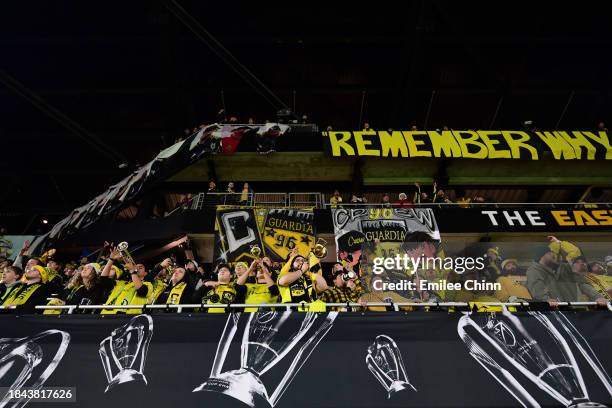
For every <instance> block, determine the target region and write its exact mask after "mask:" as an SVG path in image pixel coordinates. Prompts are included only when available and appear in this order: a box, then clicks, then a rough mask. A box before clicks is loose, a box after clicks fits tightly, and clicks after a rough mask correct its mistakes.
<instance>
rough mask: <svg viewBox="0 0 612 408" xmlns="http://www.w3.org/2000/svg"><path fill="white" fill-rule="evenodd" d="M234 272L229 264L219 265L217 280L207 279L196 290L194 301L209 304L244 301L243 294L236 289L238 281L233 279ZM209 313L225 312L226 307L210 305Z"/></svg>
mask: <svg viewBox="0 0 612 408" xmlns="http://www.w3.org/2000/svg"><path fill="white" fill-rule="evenodd" d="M232 275H233V273H232V270H231V268H230V266H229V265H228V264H224V263H222V264H219V265H217V280H216V281H213V280H210V281H206V282H204V284H203V285H202V286H201V287H200V288H199V289H198V290H196V291H195V292H194V294H193V303H201V304H207V305H215V304H231V303H240V302H242V299H241V298H242V296H240V294H239V293H238V292H237V291H236V282H233V281H232V278H233V276H232ZM207 312H208V313H224V312H225V308H222V307H210V308H207Z"/></svg>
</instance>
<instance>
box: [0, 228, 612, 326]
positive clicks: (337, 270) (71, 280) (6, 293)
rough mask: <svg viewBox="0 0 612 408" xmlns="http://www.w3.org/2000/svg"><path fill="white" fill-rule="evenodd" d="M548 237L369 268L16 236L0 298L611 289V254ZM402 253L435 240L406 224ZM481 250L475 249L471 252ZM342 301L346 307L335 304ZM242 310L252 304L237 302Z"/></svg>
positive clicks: (565, 296)
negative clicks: (39, 248)
mask: <svg viewBox="0 0 612 408" xmlns="http://www.w3.org/2000/svg"><path fill="white" fill-rule="evenodd" d="M549 239H550V243H549V244H548V245H543V246H542V247H541V248H537V250H536V253H537V254H536V256H535V257H534V259H533V261H532V262H531V263H529V265H528V267H527V268H526V271H525V270H524V269H523V268H521V267H520V265H521V262H519V260H518V259H516V258H505V259H504V258H503V257H502V254H501V251H500V249H499V248H498V247H493V246H491V247H489V248H488V249H487V250H486V253H485V254H483V255H484V259H485V260H486V264H485V267H484V268H472V269H467V270H466V271H465V272H464V273H457V272H455V271H453V270H449V269H443V268H435V267H434V268H430V269H425V268H422V269H419V270H418V271H416V273H414V274H409V273H408V271H407V270H398V271H387V273H386V274H383V275H377V274H372V270H371V265H372V258H373V257H375V256H377V255H380V254H379V253H378V252H377V251H378V249H376V245H374V246H367V245H366V246H364V248H363V250H361V249H359V250H356V251H354V252H352V253H345V252H340V253H338V256H339V259H341V261H340V262H337V263H334V264H332V265H331V266H327V265H323V264H321V263H320V262H318V259H317V258H316V257H314V256H312V255H313V254H312V253H309V254H299V253H298V251H297V250H296V249H294V250H292V252H291V253H290V254H289V255H288V257H287V259H285V261H284V262H272V261H271V259H270V258H268V257H261V258H259V257H258V258H257V259H254V260H252V262H251V263H250V264H248V263H246V262H235V263H233V264H227V263H219V264H217V265H215V267H214V270H211V271H208V272H207V271H205V270H204V268H203V267H202V266H201V265H199V264H198V262H197V261H195V260H192V259H187V260H186V262H185V264H184V265H178V264H177V262H176V261H175V260H174V259H173V258H172V257H168V258H165V259H164V260H163V261H161V262H160V263H158V264H156V265H154V266H153V267H152V268H148V267H147V266H145V265H144V264H143V263H136V262H135V261H134V260H133V259H132V258H131V255H129V253H127V252H124V251H122V250H120V249H119V248H118V247H117V246H114V245H113V244H109V243H105V246H104V247H103V249H102V250H101V251H100V256H99V257H98V259H97V260H96V261H90V260H89V259H88V258H85V257H84V258H82V259H81V260H80V262H79V264H77V263H75V262H69V263H66V264H65V265H62V263H61V262H60V261H59V260H58V258H57V256H56V255H57V254H56V251H55V250H53V249H51V250H49V251H47V252H45V253H44V254H43V255H42V256H40V257H30V256H29V253H28V252H29V244H28V243H27V242H26V243H25V244H24V246H23V248H22V250H21V251H20V253H19V254H18V256H16V258H15V260H14V261H13V262H12V263H11V262H10V261H9V260H7V259H6V258H3V259H0V271H2V277H1V281H0V305H3V306H4V309H5V310H3V312H5V313H6V312H8V311H7V309H8V310H10V309H17V310H18V311H20V312H24V313H34V312H39V313H44V314H59V313H62V311H61V310H59V309H53V308H49V309H46V310H44V312H43V311H42V310H40V309H36V308H35V306H37V305H48V306H58V305H74V306H76V305H79V306H82V305H113V306H126V305H131V306H134V305H135V306H144V305H152V304H156V305H178V304H190V305H194V304H195V305H226V304H247V305H248V304H275V303H306V304H308V306H307V307H308V309H309V310H313V311H319V310H325V307H326V306H325V304H326V303H347V302H358V303H360V304H361V307H362V308H366V307H367V308H369V310H372V311H377V310H386V307H384V306H383V307H379V306H368V305H367V304H368V303H371V302H393V303H398V302H442V301H456V302H500V301H501V302H513V301H527V302H533V301H537V302H548V303H549V304H550V305H551V306H556V305H558V302H559V301H569V302H576V301H596V302H597V303H599V304H600V305H605V304H607V302H609V301H610V299H612V256H607V257H606V258H605V259H604V261H592V262H590V263H589V262H587V259H586V257H585V255H584V254H583V252H582V251H581V249H580V248H578V247H577V246H575V245H573V244H572V243H570V242H566V241H560V240H558V239H557V238H555V237H549ZM400 250H401V252H403V253H405V254H407V255H408V257H409V258H410V259H416V258H418V257H420V256H425V257H430V258H433V257H444V249H443V248H442V247H441V245H440V244H439V242H438V241H436V240H434V239H432V238H431V237H430V236H429V235H428V234H426V233H423V232H415V233H413V234H411V235H410V236H409V238H407V240H406V242H404V243H403V244H401V246H400ZM481 255H482V254H481ZM398 279H412V280H413V281H415V282H417V283H418V281H419V280H427V281H430V282H432V281H433V282H435V281H441V280H447V281H449V282H465V281H467V280H470V279H472V280H481V281H487V282H497V283H499V287H498V289H497V290H467V289H465V288H463V289H461V290H459V291H446V293H445V292H444V290H439V291H432V290H421V289H419V288H418V284H417V289H416V290H411V291H385V290H377V289H376V288H377V285H375V281H376V280H387V281H393V280H398ZM340 309H341V310H344V309H346V308H340ZM244 310H245V311H256V310H257V308H256V307H248V306H245V309H244ZM195 311H202V312H208V313H223V312H224V311H225V310H224V307H210V308H202V307H198V308H196V310H195ZM77 312H80V313H101V314H122V313H128V314H132V313H141V312H142V308H138V307H133V308H125V309H121V308H112V309H111V308H108V309H102V310H99V309H97V310H96V309H87V308H84V309H77Z"/></svg>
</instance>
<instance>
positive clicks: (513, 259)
mask: <svg viewBox="0 0 612 408" xmlns="http://www.w3.org/2000/svg"><path fill="white" fill-rule="evenodd" d="M540 258H541V257H540ZM538 260H539V259H538ZM510 262H514V264H515V265H516V266H518V260H517V259H515V258H508V259H504V260H503V261H502V263H501V268H502V269H504V268H505V267H506V265H508V264H509V263H510Z"/></svg>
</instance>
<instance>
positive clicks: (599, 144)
mask: <svg viewBox="0 0 612 408" xmlns="http://www.w3.org/2000/svg"><path fill="white" fill-rule="evenodd" d="M323 139H324V145H325V150H326V152H327V153H328V154H330V155H331V156H333V157H347V156H361V157H402V158H410V157H432V158H465V159H524V160H540V159H541V158H542V155H543V152H545V151H549V152H550V153H551V156H552V158H554V159H555V160H611V159H612V146H611V144H610V140H609V138H608V134H607V133H606V132H603V131H599V132H594V131H541V132H540V131H537V132H525V131H521V130H442V131H439V130H428V131H425V130H407V131H400V130H398V131H375V130H362V131H328V132H323Z"/></svg>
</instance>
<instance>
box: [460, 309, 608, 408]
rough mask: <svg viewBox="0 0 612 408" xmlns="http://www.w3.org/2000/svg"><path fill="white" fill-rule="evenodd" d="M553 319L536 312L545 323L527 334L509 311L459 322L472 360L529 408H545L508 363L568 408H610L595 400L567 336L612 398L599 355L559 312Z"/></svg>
mask: <svg viewBox="0 0 612 408" xmlns="http://www.w3.org/2000/svg"><path fill="white" fill-rule="evenodd" d="M548 316H549V315H545V314H543V313H541V312H530V314H529V316H528V318H533V319H535V321H536V322H537V323H539V324H538V325H537V326H535V328H532V329H531V330H527V329H526V328H525V326H524V325H523V323H522V322H521V320H520V319H519V318H518V317H517V316H515V315H513V314H511V313H510V312H508V311H507V310H504V311H503V312H501V313H477V314H466V315H464V316H463V317H461V319H460V320H459V324H458V326H457V331H458V333H459V336H460V337H461V339H462V340H463V341H464V342H465V343H466V345H467V347H468V349H469V352H470V355H472V357H474V358H475V359H476V361H478V363H479V364H481V365H482V366H483V367H484V368H485V369H486V370H487V371H488V372H489V374H491V375H492V376H493V377H494V378H495V379H496V380H497V381H498V382H499V383H500V384H501V385H502V386H503V387H504V388H505V389H506V390H508V391H509V392H510V393H511V394H512V395H513V396H514V397H515V398H516V399H517V400H518V401H519V402H520V403H521V404H522V405H523V406H526V407H527V406H532V407H539V406H540V404H539V403H538V402H537V400H536V399H535V398H533V396H532V395H531V394H530V393H529V392H528V391H527V390H526V389H525V388H524V387H523V386H522V385H521V383H520V381H519V380H518V379H517V378H516V377H515V376H514V375H513V374H512V373H511V372H510V371H509V370H508V369H506V368H504V367H502V365H503V364H504V363H509V364H510V365H511V366H512V367H513V368H514V369H516V370H518V371H519V372H521V373H522V374H523V375H524V376H525V377H526V378H527V379H529V380H530V381H531V382H532V383H533V384H535V385H537V386H538V387H539V388H540V389H542V390H543V391H545V392H546V393H547V394H548V395H550V396H551V397H552V398H554V399H555V400H557V401H558V402H559V403H560V404H562V405H563V406H566V407H576V408H577V407H605V405H602V404H599V403H596V402H591V401H590V398H589V395H588V391H587V388H586V385H585V382H584V380H583V377H582V373H581V371H580V367H579V366H578V363H577V362H576V359H575V357H574V354H573V352H572V349H571V348H570V343H569V342H568V340H567V339H566V338H565V337H564V336H563V333H565V334H567V335H568V336H569V340H570V341H571V342H572V343H573V344H574V345H575V346H576V347H577V348H578V349H579V351H580V352H581V353H582V354H583V356H584V357H585V359H586V360H587V362H588V363H589V365H590V366H591V368H593V370H594V371H595V372H596V374H597V375H598V377H599V378H600V380H601V381H602V383H603V384H604V386H605V387H606V389H607V390H608V392H610V395H612V382H611V381H610V377H609V376H608V374H607V373H606V371H605V369H604V368H603V366H602V365H601V363H600V362H599V360H598V359H597V357H596V356H595V353H593V350H592V349H591V348H590V346H589V345H588V344H587V343H586V340H585V339H584V338H583V337H582V336H581V335H580V334H579V333H578V331H577V330H576V328H575V327H574V326H573V325H572V324H571V323H570V322H569V320H567V319H566V318H565V317H564V316H562V315H561V314H560V313H559V312H554V313H551V314H550V316H551V318H550V319H549V317H548ZM491 354H494V355H499V356H500V357H501V359H495V358H494V357H493V356H492V355H491Z"/></svg>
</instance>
